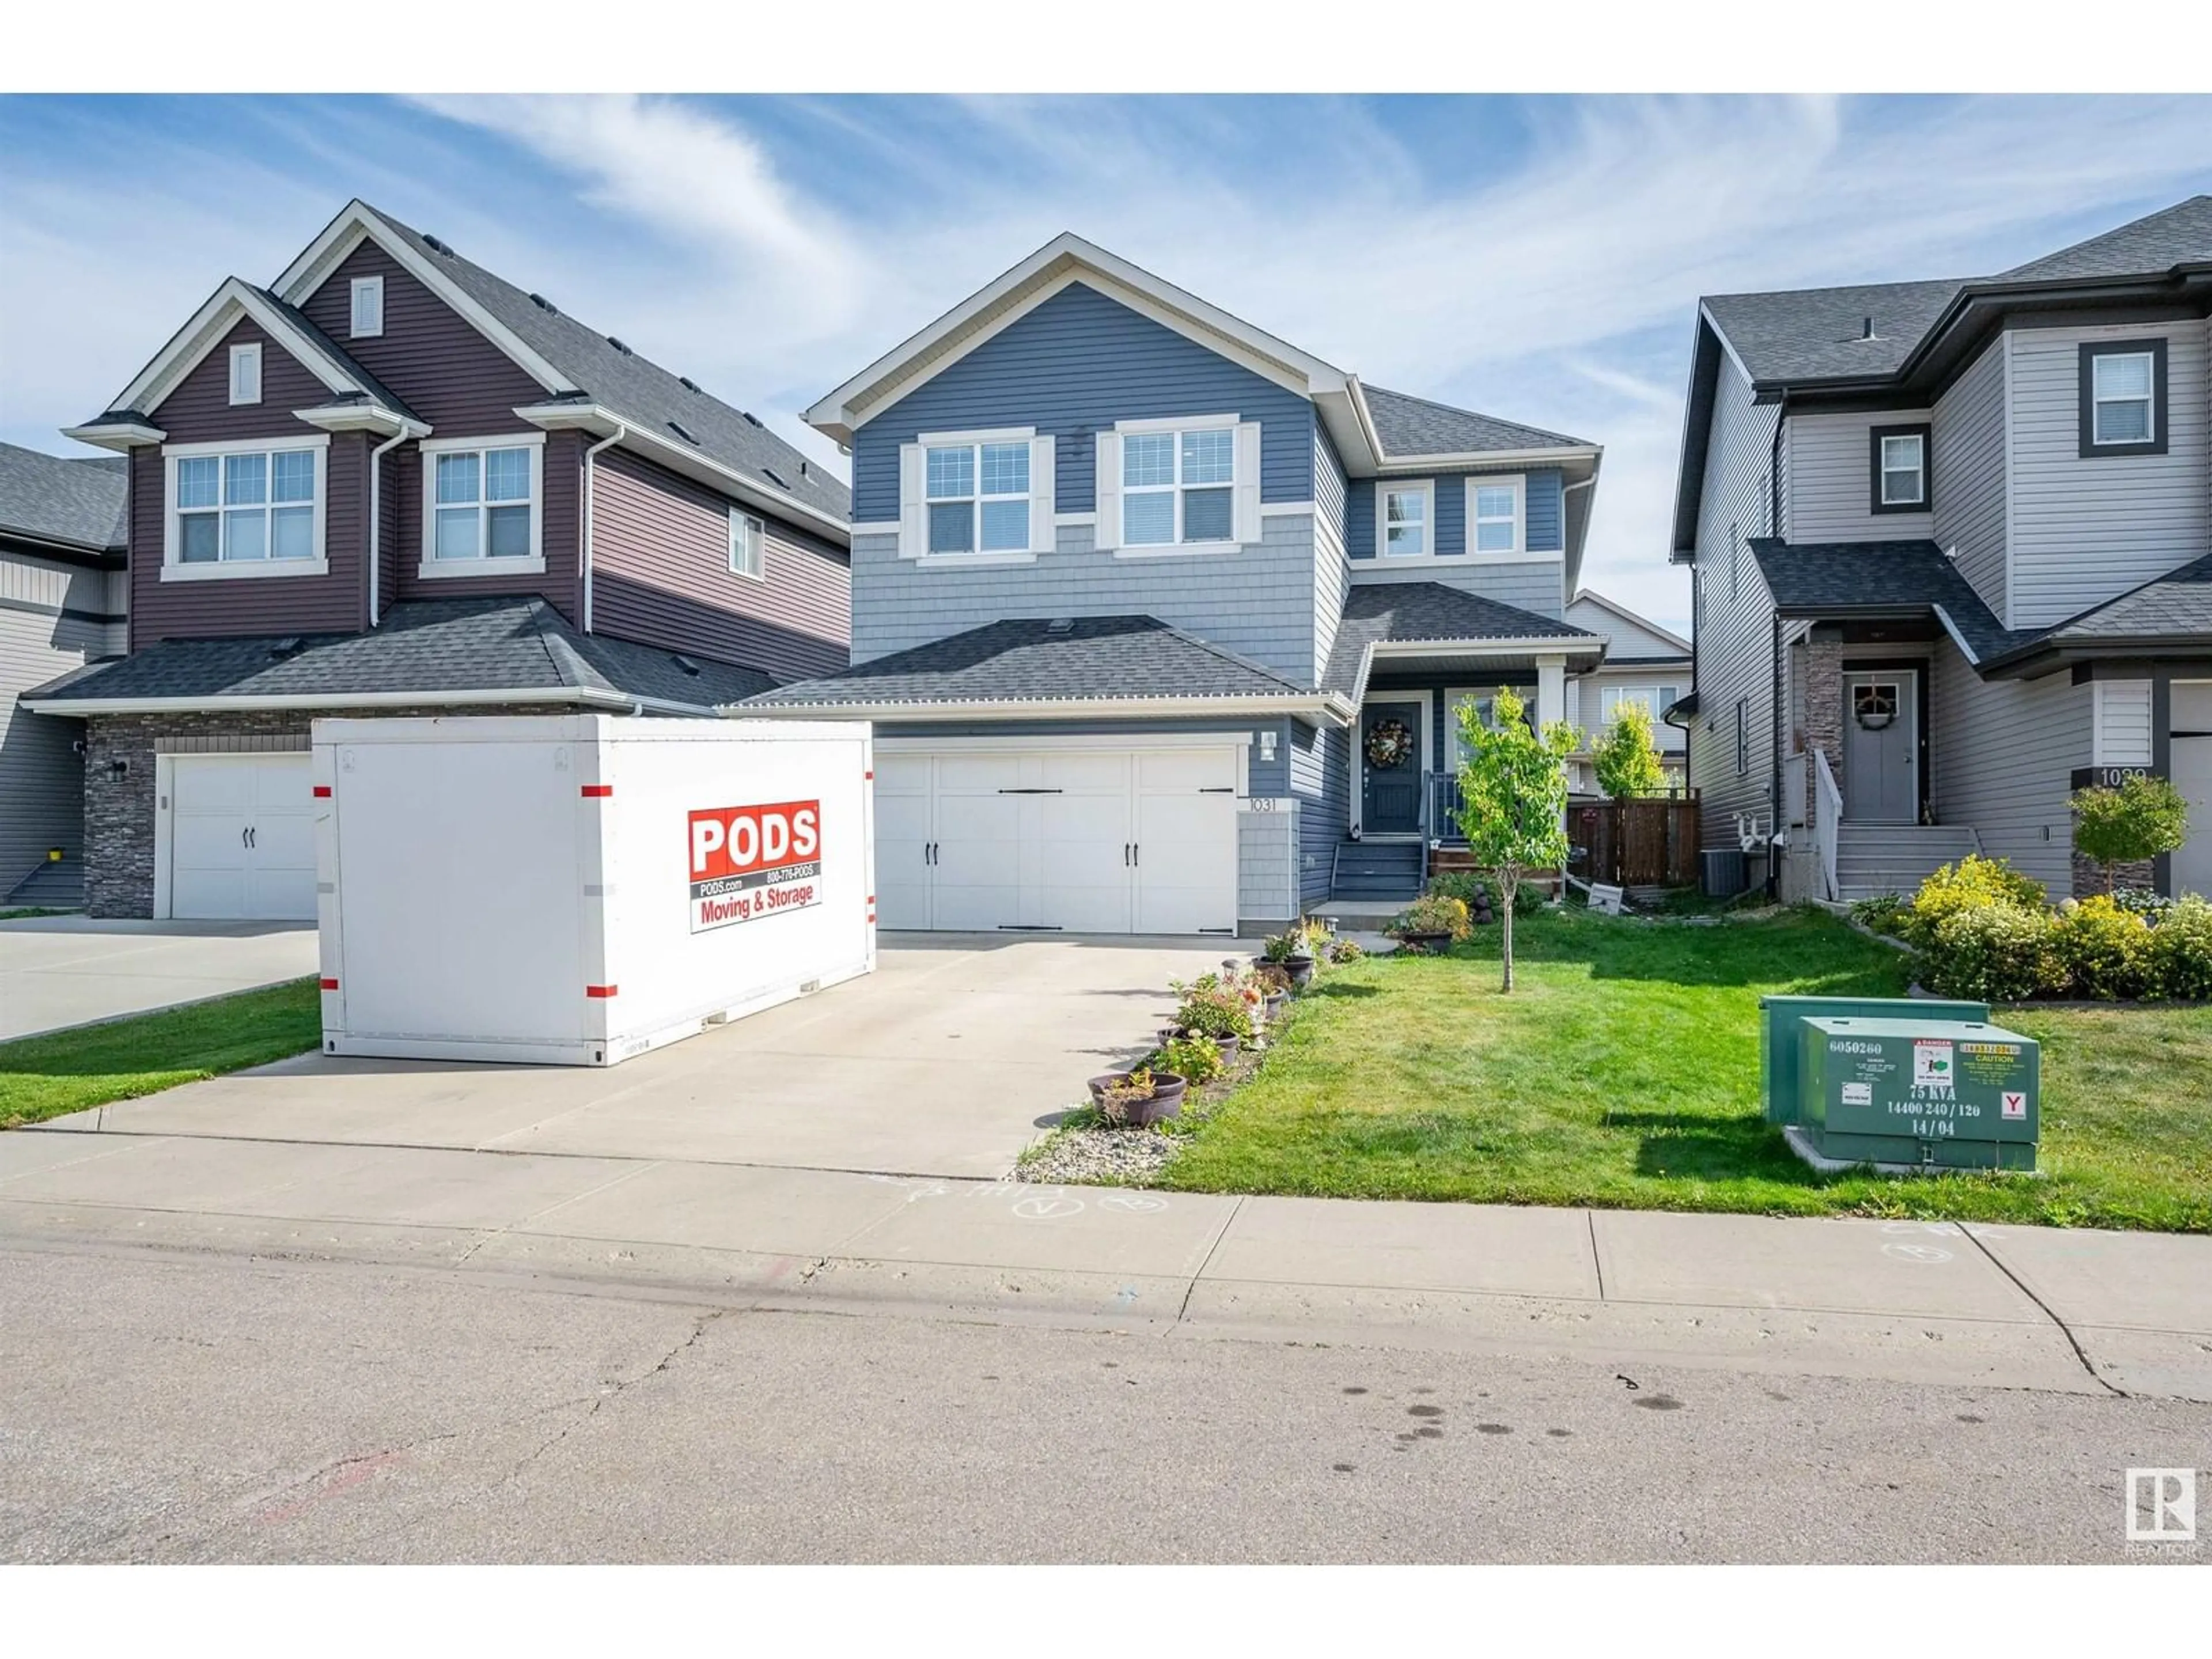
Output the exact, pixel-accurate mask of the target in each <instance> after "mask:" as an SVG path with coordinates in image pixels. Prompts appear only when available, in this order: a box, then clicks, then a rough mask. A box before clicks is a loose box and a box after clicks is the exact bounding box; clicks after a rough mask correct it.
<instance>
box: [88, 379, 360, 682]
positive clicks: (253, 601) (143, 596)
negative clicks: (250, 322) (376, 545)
mask: <svg viewBox="0 0 2212 1659" xmlns="http://www.w3.org/2000/svg"><path fill="white" fill-rule="evenodd" d="M203 367H204V365H203ZM262 373H263V374H264V379H265V377H266V375H267V374H268V368H267V363H266V362H265V361H264V367H263V370H262ZM284 418H286V419H288V420H289V416H286V417H284ZM263 419H264V422H266V421H267V419H268V416H266V415H265V414H264V416H263ZM291 425H292V428H293V429H294V430H296V431H301V432H306V431H307V430H308V428H304V427H301V426H300V425H299V423H298V422H291ZM169 435H170V436H171V438H173V439H174V440H175V441H178V442H180V443H181V442H198V441H202V440H200V439H197V438H189V439H188V438H185V436H183V435H182V434H180V433H179V431H178V430H177V429H176V428H175V427H173V426H172V427H171V428H169ZM264 435H273V434H268V433H266V429H265V428H264ZM228 436H230V437H238V436H241V434H237V433H232V434H229V435H228ZM367 477H368V437H367V435H364V434H362V433H359V432H337V433H333V434H331V441H330V447H329V451H328V453H327V455H326V456H325V471H324V483H325V490H326V491H327V495H326V499H325V505H324V528H323V549H324V556H325V560H326V561H327V562H328V564H329V566H330V569H329V572H328V574H324V575H319V576H240V577H237V578H235V579H229V580H226V579H222V578H214V579H209V580H197V581H163V580H161V560H162V554H163V544H164V536H165V533H166V526H165V523H164V520H165V519H166V517H167V513H168V477H167V468H166V465H165V464H164V462H163V460H162V457H161V450H160V447H158V446H149V447H145V448H143V449H134V450H132V451H131V554H130V558H131V567H130V568H131V607H130V609H131V649H132V650H134V651H135V650H137V649H140V648H141V647H145V646H149V645H152V644H153V643H155V641H158V640H165V639H216V638H222V637H227V636H228V635H236V634H284V633H292V632H298V633H303V634H319V633H346V632H349V631H351V630H352V629H357V628H360V627H361V626H362V624H363V623H364V622H365V621H366V620H367V612H368V588H367V568H366V566H365V563H364V561H363V556H362V555H363V550H364V541H365V537H366V533H367V532H366V529H365V517H364V515H365V513H366V512H367V505H368V504H367V501H366V499H365V495H366V488H367V483H366V481H367Z"/></svg>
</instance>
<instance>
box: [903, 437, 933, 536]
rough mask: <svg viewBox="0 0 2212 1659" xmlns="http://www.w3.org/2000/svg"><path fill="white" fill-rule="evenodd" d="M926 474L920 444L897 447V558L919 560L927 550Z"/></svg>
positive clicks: (927, 510) (927, 508) (927, 509)
mask: <svg viewBox="0 0 2212 1659" xmlns="http://www.w3.org/2000/svg"><path fill="white" fill-rule="evenodd" d="M927 490H928V484H927V475H926V474H925V472H924V471H923V463H922V449H921V445H920V444H901V445H900V446H899V545H898V550H899V557H901V558H902V559H918V558H920V557H921V556H922V555H923V554H924V553H926V552H927V551H928V550H929V507H928V503H927V501H926V500H925V499H924V497H925V496H926V495H927Z"/></svg>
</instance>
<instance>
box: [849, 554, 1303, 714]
mask: <svg viewBox="0 0 2212 1659" xmlns="http://www.w3.org/2000/svg"><path fill="white" fill-rule="evenodd" d="M1260 529H1261V538H1260V540H1259V541H1257V542H1255V543H1252V544H1248V545H1246V546H1244V547H1241V548H1239V549H1238V550H1237V551H1236V552H1234V553H1206V554H1197V555H1193V556H1168V557H1157V558H1116V557H1115V556H1114V555H1113V554H1112V553H1110V552H1100V551H1099V550H1097V549H1096V548H1095V547H1093V546H1092V544H1091V536H1092V532H1091V526H1088V525H1062V526H1060V531H1059V536H1058V542H1059V545H1058V548H1057V549H1056V550H1054V551H1053V552H1051V553H1045V554H1040V555H1039V556H1037V557H1036V560H1035V561H1034V562H1026V563H1019V564H1005V565H975V566H967V567H961V566H957V565H950V564H937V563H931V562H927V561H925V560H918V559H902V558H901V557H900V556H899V554H898V538H896V536H890V535H860V536H855V537H854V538H853V660H854V662H856V663H861V662H868V661H872V659H875V658H878V657H881V656H887V655H889V654H890V653H892V652H894V651H904V650H906V649H908V648H909V647H913V646H917V645H924V644H927V643H928V642H929V641H932V640H940V639H943V638H945V636H946V635H951V634H957V633H960V632H963V630H965V629H970V628H978V627H981V626H982V625H983V624H984V623H991V622H996V621H999V620H1000V618H1002V617H1118V616H1139V615H1141V616H1151V617H1158V618H1159V619H1160V620H1161V621H1162V622H1165V623H1173V624H1175V625H1176V627H1179V628H1187V629H1190V630H1191V631H1192V632H1193V633H1195V634H1197V635H1199V636H1200V637H1201V638H1202V639H1205V640H1206V641H1209V642H1211V643H1212V644H1214V645H1218V646H1221V647H1225V649H1227V650H1231V651H1234V652H1237V653H1239V654H1241V655H1243V656H1247V657H1249V658H1251V659H1254V660H1255V661H1256V662H1258V663H1260V664H1261V665H1263V666H1265V667H1267V668H1272V669H1273V670H1274V671H1276V672H1277V673H1279V674H1281V675H1283V676H1284V677H1285V678H1289V679H1291V680H1295V681H1296V682H1297V683H1298V684H1301V685H1310V684H1313V683H1314V674H1315V670H1316V663H1315V661H1314V640H1315V627H1314V557H1315V556H1314V549H1313V520H1312V518H1311V516H1310V515H1309V514H1306V513H1269V514H1267V515H1266V516H1265V517H1263V518H1262V519H1261V521H1260Z"/></svg>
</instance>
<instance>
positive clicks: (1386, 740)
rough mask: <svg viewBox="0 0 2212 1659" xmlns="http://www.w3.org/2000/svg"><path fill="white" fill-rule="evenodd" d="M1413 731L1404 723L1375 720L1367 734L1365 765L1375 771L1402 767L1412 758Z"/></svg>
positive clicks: (1401, 721) (1400, 721)
mask: <svg viewBox="0 0 2212 1659" xmlns="http://www.w3.org/2000/svg"><path fill="white" fill-rule="evenodd" d="M1412 758H1413V729H1412V728H1411V727H1410V726H1407V724H1406V722H1405V721H1403V720H1377V721H1376V722H1375V724H1374V725H1373V726H1370V727H1369V728H1368V732H1367V763H1368V764H1369V765H1370V766H1372V767H1375V768H1376V769H1389V768H1391V767H1394V766H1403V765H1404V764H1405V763H1407V761H1408V760H1410V759H1412Z"/></svg>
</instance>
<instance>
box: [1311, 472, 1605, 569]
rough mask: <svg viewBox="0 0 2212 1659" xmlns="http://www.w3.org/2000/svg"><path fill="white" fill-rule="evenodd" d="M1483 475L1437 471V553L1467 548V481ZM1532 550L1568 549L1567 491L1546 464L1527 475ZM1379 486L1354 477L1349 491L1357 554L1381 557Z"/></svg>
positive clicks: (1350, 549)
mask: <svg viewBox="0 0 2212 1659" xmlns="http://www.w3.org/2000/svg"><path fill="white" fill-rule="evenodd" d="M1474 476H1477V475H1475V474H1471V473H1468V472H1439V473H1437V474H1436V475H1435V483H1436V495H1437V554H1438V555H1439V556H1445V555H1452V554H1462V553H1465V552H1466V551H1467V484H1466V482H1465V481H1466V480H1467V479H1468V477H1474ZM1524 476H1525V477H1526V478H1527V480H1528V483H1527V487H1526V488H1527V500H1526V501H1524V502H1523V503H1522V510H1523V511H1524V513H1526V515H1527V530H1528V547H1527V549H1526V550H1527V551H1528V552H1530V553H1559V552H1564V551H1565V549H1566V545H1567V541H1566V493H1565V481H1564V479H1563V477H1562V476H1561V474H1560V472H1559V469H1558V468H1557V467H1541V468H1539V469H1537V470H1535V471H1531V472H1528V473H1527V474H1525V475H1524ZM1375 489H1376V480H1374V479H1372V478H1354V479H1353V480H1352V483H1351V487H1350V489H1348V490H1347V492H1346V505H1345V532H1344V549H1345V551H1346V553H1348V554H1349V555H1351V556H1352V557H1353V558H1355V559H1371V558H1373V557H1374V556H1375Z"/></svg>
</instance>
